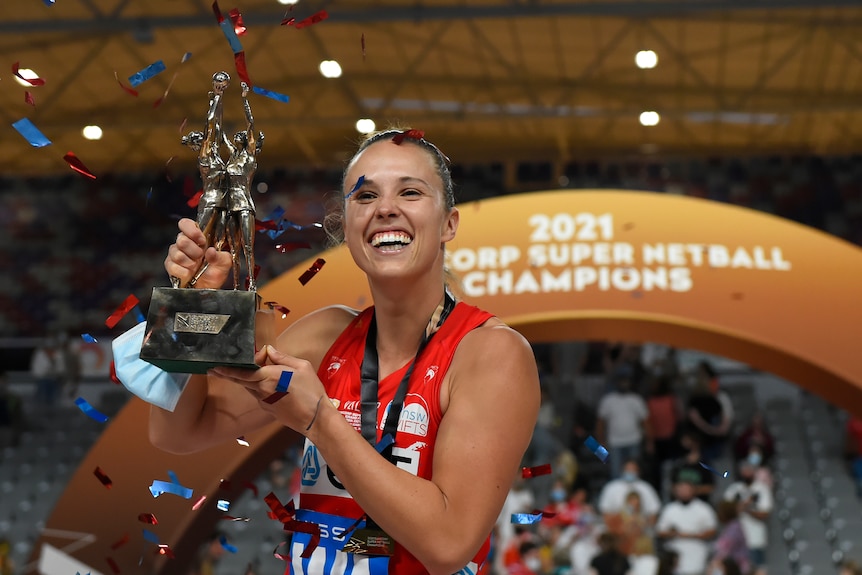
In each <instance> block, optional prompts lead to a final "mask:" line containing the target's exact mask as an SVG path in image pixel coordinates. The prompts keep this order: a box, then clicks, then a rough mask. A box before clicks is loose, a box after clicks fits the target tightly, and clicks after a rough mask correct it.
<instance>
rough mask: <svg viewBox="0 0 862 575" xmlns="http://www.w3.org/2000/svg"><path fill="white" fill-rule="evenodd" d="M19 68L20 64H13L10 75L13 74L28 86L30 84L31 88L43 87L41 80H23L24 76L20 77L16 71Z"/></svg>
mask: <svg viewBox="0 0 862 575" xmlns="http://www.w3.org/2000/svg"><path fill="white" fill-rule="evenodd" d="M19 67H20V62H15V63H14V64H12V73H13V74H15V75H16V76H18V77H19V78H21V79H22V80H24V81H25V82H27V83H28V84H30V85H31V86H44V85H45V80H43V79H42V78H38V77H37V78H25V77H24V76H22V75H21V73H20V72H19V71H18V69H19Z"/></svg>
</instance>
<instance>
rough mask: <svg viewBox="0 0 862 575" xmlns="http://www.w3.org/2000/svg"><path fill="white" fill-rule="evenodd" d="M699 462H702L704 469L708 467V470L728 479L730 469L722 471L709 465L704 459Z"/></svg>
mask: <svg viewBox="0 0 862 575" xmlns="http://www.w3.org/2000/svg"><path fill="white" fill-rule="evenodd" d="M698 463H700V466H701V467H703V468H704V469H706V470H707V471H712V472H713V473H715V474H716V475H718V476H720V477H724V478H725V479H727V476H728V475H729V474H730V472H729V471H725V472H724V473H722V472H721V471H719V470H718V469H715V468H714V467H710V466H709V465H707V464H706V463H704V462H703V461H699V462H698Z"/></svg>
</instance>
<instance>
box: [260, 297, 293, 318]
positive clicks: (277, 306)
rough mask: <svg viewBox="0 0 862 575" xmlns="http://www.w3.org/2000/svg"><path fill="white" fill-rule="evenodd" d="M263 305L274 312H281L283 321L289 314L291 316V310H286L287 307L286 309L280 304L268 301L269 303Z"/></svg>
mask: <svg viewBox="0 0 862 575" xmlns="http://www.w3.org/2000/svg"><path fill="white" fill-rule="evenodd" d="M263 305H265V306H268V307H269V309H274V310H277V311H280V312H281V318H282V319H284V318H285V317H287V314H289V313H290V310H289V309H287V308H286V307H284V306H283V305H281V304H278V303H276V302H274V301H268V302H265V303H264V304H263Z"/></svg>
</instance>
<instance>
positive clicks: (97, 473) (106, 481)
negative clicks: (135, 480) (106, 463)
mask: <svg viewBox="0 0 862 575" xmlns="http://www.w3.org/2000/svg"><path fill="white" fill-rule="evenodd" d="M93 475H95V476H96V478H97V479H98V480H99V481H101V482H102V485H104V486H105V487H106V488H108V489H110V488H111V486H113V485H114V482H113V481H111V478H110V477H108V476H107V475H105V472H104V471H102V468H101V467H96V469H94V470H93Z"/></svg>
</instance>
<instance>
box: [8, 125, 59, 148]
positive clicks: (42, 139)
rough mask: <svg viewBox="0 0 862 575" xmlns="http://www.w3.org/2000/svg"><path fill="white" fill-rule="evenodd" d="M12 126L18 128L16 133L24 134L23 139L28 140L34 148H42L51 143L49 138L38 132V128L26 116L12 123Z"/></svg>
mask: <svg viewBox="0 0 862 575" xmlns="http://www.w3.org/2000/svg"><path fill="white" fill-rule="evenodd" d="M12 127H13V128H15V129H16V130H18V133H19V134H21V135H22V136H24V139H26V140H27V141H28V142H30V145H31V146H33V147H34V148H44V147H45V146H50V145H51V140H49V139H48V138H47V137H46V136H45V134H43V133H42V132H40V131H39V128H37V127H36V125H35V124H34V123H33V122H31V121H30V120H29V119H28V118H21V119H20V120H18V121H17V122H15V123H14V124H12Z"/></svg>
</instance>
